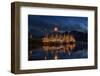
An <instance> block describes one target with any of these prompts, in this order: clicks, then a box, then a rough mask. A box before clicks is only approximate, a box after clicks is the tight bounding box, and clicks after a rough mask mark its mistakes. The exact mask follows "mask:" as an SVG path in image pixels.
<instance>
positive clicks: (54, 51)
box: [29, 43, 88, 60]
mask: <svg viewBox="0 0 100 76" xmlns="http://www.w3.org/2000/svg"><path fill="white" fill-rule="evenodd" d="M87 57H88V56H87V44H85V43H71V44H66V45H55V46H54V45H53V46H50V45H48V46H47V45H46V46H39V47H37V48H33V49H32V50H30V51H29V60H50V59H54V60H56V59H75V58H87Z"/></svg>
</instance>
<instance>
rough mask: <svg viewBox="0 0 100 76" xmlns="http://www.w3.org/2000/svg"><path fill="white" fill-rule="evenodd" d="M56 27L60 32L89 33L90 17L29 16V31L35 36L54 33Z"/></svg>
mask: <svg viewBox="0 0 100 76" xmlns="http://www.w3.org/2000/svg"><path fill="white" fill-rule="evenodd" d="M54 27H58V29H59V31H64V32H65V31H72V30H75V31H82V32H87V31H88V17H73V16H43V15H28V30H29V33H31V34H33V35H40V36H42V35H44V33H45V32H48V33H49V32H52V31H53V28H54Z"/></svg>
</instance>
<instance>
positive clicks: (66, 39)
mask: <svg viewBox="0 0 100 76" xmlns="http://www.w3.org/2000/svg"><path fill="white" fill-rule="evenodd" d="M42 42H43V43H44V44H48V43H50V42H51V43H52V42H53V43H55V42H57V43H60V44H62V43H71V42H73V43H74V42H75V38H74V36H73V35H70V34H69V33H68V34H64V33H60V32H59V31H58V28H57V27H55V28H54V32H52V33H51V34H49V35H46V36H45V37H44V38H42Z"/></svg>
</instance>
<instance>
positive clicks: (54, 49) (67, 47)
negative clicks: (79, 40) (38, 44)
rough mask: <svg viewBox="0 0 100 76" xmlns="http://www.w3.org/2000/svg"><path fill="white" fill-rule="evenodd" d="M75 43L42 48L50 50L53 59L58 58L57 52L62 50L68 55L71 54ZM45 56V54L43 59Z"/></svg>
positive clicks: (46, 50)
mask: <svg viewBox="0 0 100 76" xmlns="http://www.w3.org/2000/svg"><path fill="white" fill-rule="evenodd" d="M75 47H76V44H75V43H73V44H66V45H60V46H43V47H42V48H43V49H44V51H45V52H47V53H48V52H52V54H54V55H53V57H54V59H58V58H59V57H58V53H59V52H63V53H67V54H68V55H71V53H72V52H73V50H74V49H75ZM46 58H47V57H46V56H45V59H46Z"/></svg>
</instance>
